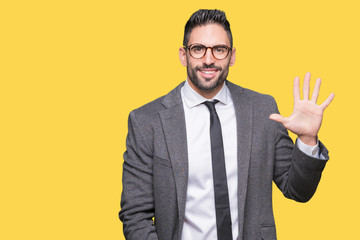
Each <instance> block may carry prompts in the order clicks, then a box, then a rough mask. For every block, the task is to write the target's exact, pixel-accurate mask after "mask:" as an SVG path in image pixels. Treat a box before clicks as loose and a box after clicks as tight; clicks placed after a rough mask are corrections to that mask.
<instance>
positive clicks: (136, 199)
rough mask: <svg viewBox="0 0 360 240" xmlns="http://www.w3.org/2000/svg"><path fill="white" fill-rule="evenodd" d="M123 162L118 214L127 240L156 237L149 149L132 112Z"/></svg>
mask: <svg viewBox="0 0 360 240" xmlns="http://www.w3.org/2000/svg"><path fill="white" fill-rule="evenodd" d="M128 129H129V132H128V136H127V139H126V148H127V150H126V152H125V153H124V164H123V176H122V177H123V192H122V196H121V211H120V213H119V218H120V220H121V221H122V222H123V225H124V236H125V238H126V239H128V240H143V239H144V240H145V239H148V240H150V239H151V240H157V239H158V237H157V234H156V228H155V226H154V222H153V220H152V219H153V217H154V215H155V214H154V193H153V182H152V149H151V147H150V145H149V144H148V143H147V142H146V140H145V138H144V136H143V134H142V129H141V126H140V125H139V124H138V122H137V120H136V117H135V113H134V112H131V113H130V116H129V125H128Z"/></svg>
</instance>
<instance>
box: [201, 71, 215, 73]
mask: <svg viewBox="0 0 360 240" xmlns="http://www.w3.org/2000/svg"><path fill="white" fill-rule="evenodd" d="M201 72H203V73H206V74H213V73H215V71H201Z"/></svg>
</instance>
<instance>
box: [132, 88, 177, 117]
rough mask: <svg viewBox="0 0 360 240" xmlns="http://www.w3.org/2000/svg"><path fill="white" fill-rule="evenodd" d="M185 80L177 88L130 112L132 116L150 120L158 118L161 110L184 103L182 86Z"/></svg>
mask: <svg viewBox="0 0 360 240" xmlns="http://www.w3.org/2000/svg"><path fill="white" fill-rule="evenodd" d="M183 84H184V83H183V82H182V83H180V84H179V85H178V86H177V87H176V88H174V89H173V90H171V91H170V92H169V93H168V94H166V95H164V96H162V97H159V98H157V99H155V100H153V101H151V102H149V103H147V104H145V105H143V106H141V107H139V108H137V109H134V110H133V111H131V112H130V117H135V116H136V119H138V121H145V122H146V121H149V120H151V119H154V118H158V116H159V112H161V111H164V110H166V109H168V108H171V107H174V106H176V105H179V104H182V100H181V87H182V86H183Z"/></svg>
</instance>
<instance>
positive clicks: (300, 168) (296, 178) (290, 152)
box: [273, 100, 329, 202]
mask: <svg viewBox="0 0 360 240" xmlns="http://www.w3.org/2000/svg"><path fill="white" fill-rule="evenodd" d="M274 102H275V100H274ZM275 112H276V113H278V112H279V111H278V109H277V106H276V103H275ZM274 134H275V160H274V161H275V162H274V175H273V180H274V182H275V184H276V185H277V187H278V188H279V189H280V190H281V191H282V193H283V194H284V196H285V197H287V198H290V199H293V200H295V201H298V202H307V201H309V200H310V199H311V197H312V196H313V195H314V193H315V191H316V188H317V186H318V184H319V181H320V178H321V173H322V171H323V169H324V167H325V165H326V162H327V160H329V156H328V151H327V149H326V148H325V146H324V145H323V144H322V143H321V142H320V141H319V147H320V154H322V155H323V156H324V157H325V160H323V159H317V158H314V157H310V156H308V155H306V154H305V153H303V152H302V151H301V150H300V149H299V148H298V147H297V144H295V146H294V144H293V142H292V140H291V138H290V137H289V135H288V132H287V129H286V128H285V127H284V126H283V125H282V124H281V123H277V122H275V133H274Z"/></svg>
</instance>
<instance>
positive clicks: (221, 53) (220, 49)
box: [212, 46, 229, 60]
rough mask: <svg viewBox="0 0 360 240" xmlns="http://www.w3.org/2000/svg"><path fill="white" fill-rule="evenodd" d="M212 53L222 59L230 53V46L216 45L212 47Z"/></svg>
mask: <svg viewBox="0 0 360 240" xmlns="http://www.w3.org/2000/svg"><path fill="white" fill-rule="evenodd" d="M212 53H213V55H214V57H215V58H217V59H219V60H221V59H224V58H226V57H227V55H228V54H229V48H228V47H226V46H214V47H213V48H212Z"/></svg>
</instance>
